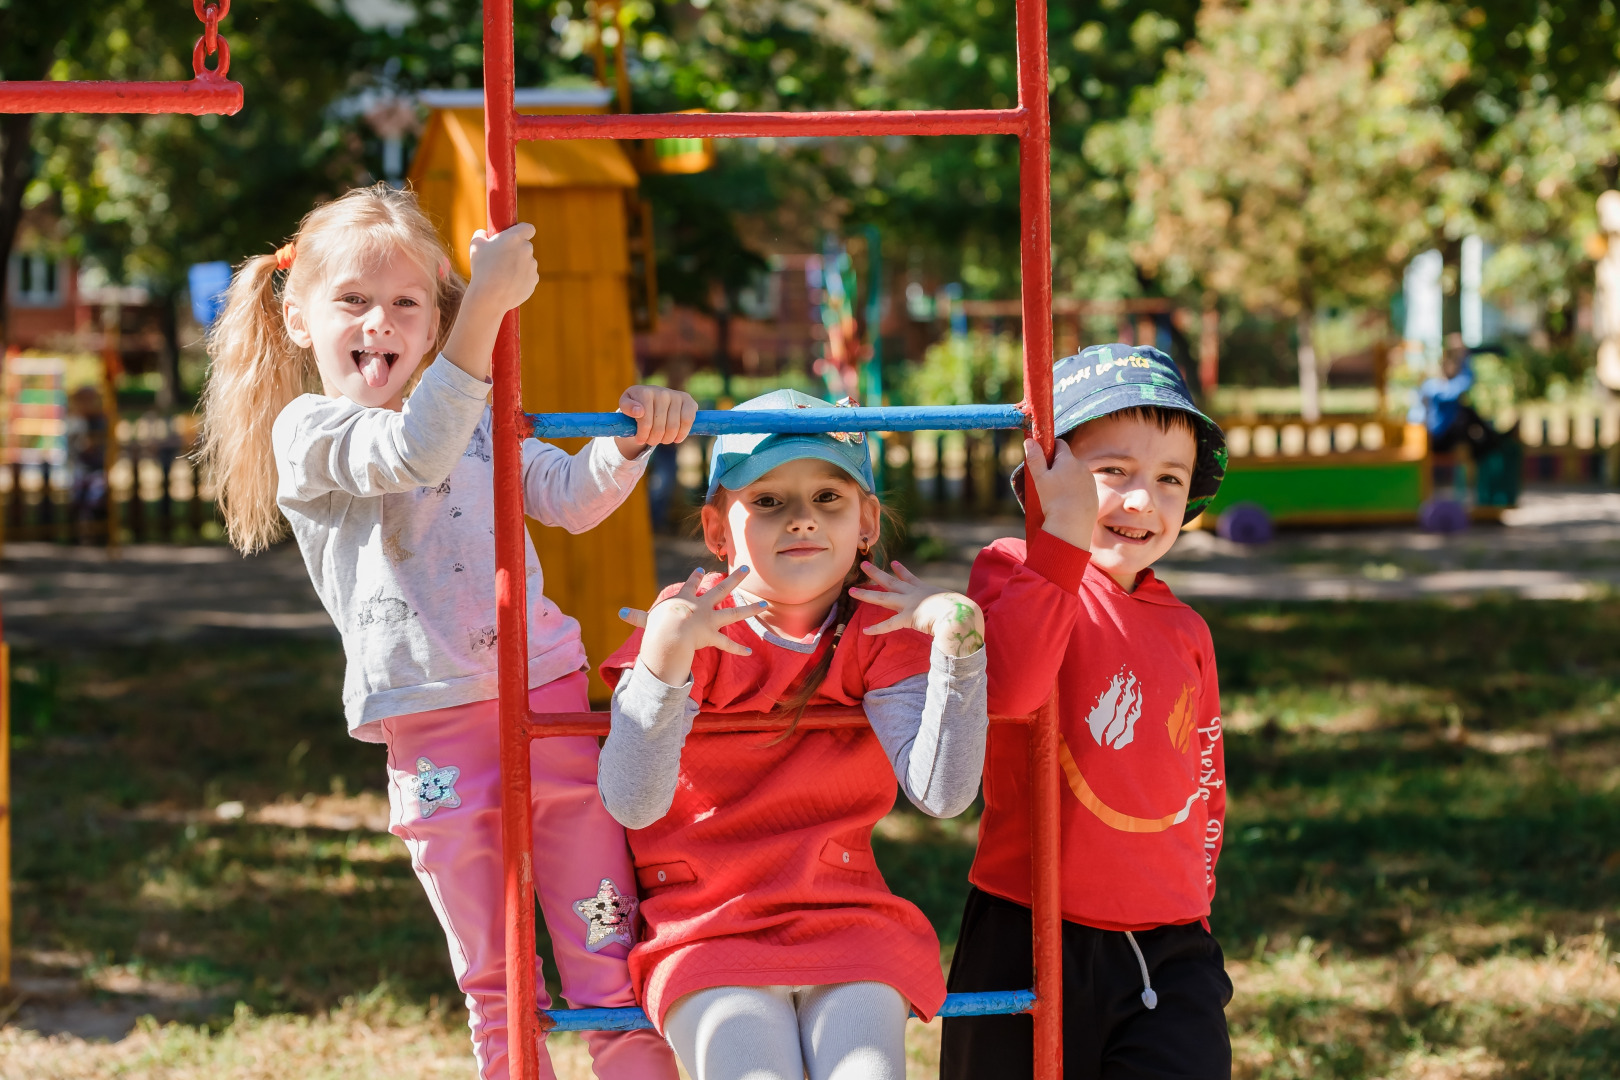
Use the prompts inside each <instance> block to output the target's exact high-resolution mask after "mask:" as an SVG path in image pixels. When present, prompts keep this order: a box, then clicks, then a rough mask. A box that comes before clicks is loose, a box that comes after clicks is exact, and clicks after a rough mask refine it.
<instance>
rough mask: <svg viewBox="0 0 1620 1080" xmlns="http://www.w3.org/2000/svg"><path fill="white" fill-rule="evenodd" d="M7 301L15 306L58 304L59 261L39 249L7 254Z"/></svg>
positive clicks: (55, 305) (48, 305) (60, 292)
mask: <svg viewBox="0 0 1620 1080" xmlns="http://www.w3.org/2000/svg"><path fill="white" fill-rule="evenodd" d="M10 277H11V303H12V304H13V305H14V306H16V307H60V306H61V305H62V275H61V262H60V261H59V260H58V259H56V258H55V257H54V256H51V255H46V254H44V253H43V252H38V251H35V252H17V253H15V254H13V255H12V256H11V274H10Z"/></svg>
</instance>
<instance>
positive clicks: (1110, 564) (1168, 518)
mask: <svg viewBox="0 0 1620 1080" xmlns="http://www.w3.org/2000/svg"><path fill="white" fill-rule="evenodd" d="M1069 448H1070V449H1071V450H1073V451H1074V456H1075V457H1076V458H1077V459H1078V460H1079V461H1080V464H1081V465H1083V466H1084V467H1085V468H1086V470H1087V471H1088V472H1090V473H1091V475H1092V477H1093V479H1095V480H1096V482H1097V525H1096V527H1095V528H1094V529H1093V530H1092V534H1091V560H1092V562H1094V563H1096V564H1097V566H1098V568H1099V569H1101V570H1102V571H1104V572H1105V573H1107V574H1108V575H1109V576H1110V577H1112V578H1113V579H1114V580H1115V581H1117V582H1119V584H1120V585H1121V586H1122V587H1124V588H1127V589H1129V588H1132V587H1134V586H1135V583H1136V577H1137V575H1138V574H1140V573H1141V572H1142V571H1143V570H1146V569H1147V568H1148V567H1149V566H1152V565H1153V563H1154V562H1156V561H1157V560H1158V559H1159V558H1160V557H1161V556H1162V555H1164V553H1165V552H1167V551H1169V550H1170V546H1171V545H1172V544H1174V543H1175V542H1176V537H1177V536H1179V535H1180V534H1181V519H1182V517H1183V516H1184V515H1185V514H1186V512H1187V485H1188V484H1189V483H1190V482H1191V480H1192V471H1193V465H1194V464H1195V462H1196V461H1197V457H1198V444H1197V442H1196V440H1194V439H1193V436H1192V433H1191V432H1189V431H1187V430H1186V429H1185V428H1173V429H1171V430H1170V431H1164V430H1162V429H1161V428H1160V427H1159V426H1158V425H1157V424H1154V423H1151V422H1149V421H1145V420H1142V419H1140V418H1138V417H1107V416H1105V417H1103V418H1102V419H1100V420H1093V421H1091V422H1090V423H1089V424H1083V425H1081V426H1080V427H1079V428H1077V429H1075V431H1074V433H1073V434H1071V435H1070V436H1069Z"/></svg>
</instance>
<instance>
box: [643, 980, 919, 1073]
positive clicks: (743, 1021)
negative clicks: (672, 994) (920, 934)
mask: <svg viewBox="0 0 1620 1080" xmlns="http://www.w3.org/2000/svg"><path fill="white" fill-rule="evenodd" d="M910 1012H911V1010H910V1009H909V1008H908V1007H907V1005H906V999H905V998H903V997H901V996H900V992H899V991H898V990H896V989H895V988H894V987H892V986H889V985H888V984H886V983H880V982H852V983H833V984H832V985H829V986H716V987H713V988H711V989H708V990H699V991H697V992H696V993H692V994H687V995H686V996H685V997H683V998H681V999H680V1000H679V1001H677V1002H676V1003H675V1004H674V1005H672V1006H670V1009H669V1012H668V1013H666V1014H665V1016H664V1031H665V1034H667V1035H668V1036H669V1042H670V1045H671V1046H673V1047H674V1048H675V1053H676V1055H677V1056H679V1057H680V1059H681V1064H683V1065H685V1066H686V1071H687V1072H688V1073H689V1074H691V1077H692V1080H805V1077H806V1076H807V1075H808V1077H809V1080H904V1078H905V1075H906V1045H905V1044H906V1017H907V1016H908V1015H910Z"/></svg>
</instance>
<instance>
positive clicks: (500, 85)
mask: <svg viewBox="0 0 1620 1080" xmlns="http://www.w3.org/2000/svg"><path fill="white" fill-rule="evenodd" d="M1015 4H1016V10H1017V20H1018V25H1017V42H1018V104H1017V106H1016V107H1014V108H1011V109H973V110H961V111H919V112H845V113H705V114H660V115H639V116H629V115H617V116H522V117H520V116H518V115H517V113H516V109H515V106H514V103H513V53H512V0H484V96H485V109H484V141H485V146H484V150H485V155H486V159H487V169H486V172H485V177H486V184H487V196H488V224H489V228H490V229H492V230H499V229H504V228H506V227H508V226H509V225H511V224H512V223H513V222H514V221H516V220H517V181H516V168H517V160H516V157H517V146H516V141H517V140H518V139H520V138H523V139H556V138H571V139H635V138H672V137H681V138H704V137H711V138H738V137H750V136H755V137H762V136H797V135H823V136H828V135H832V136H839V135H845V136H848V135H969V134H1003V135H1014V136H1017V138H1018V140H1019V146H1018V150H1019V152H1018V160H1019V178H1018V188H1019V207H1020V213H1021V218H1022V225H1021V228H1020V233H1019V247H1020V253H1021V267H1022V278H1023V328H1024V357H1025V364H1024V401H1025V404H1024V406H1022V407H1017V406H963V407H960V408H951V409H882V408H873V409H852V410H850V409H839V410H837V411H836V412H829V411H822V410H815V411H814V412H813V413H812V412H811V411H809V410H806V411H804V412H799V413H791V414H786V415H776V416H772V415H770V414H766V413H757V412H756V413H752V414H750V415H749V416H747V417H746V418H744V419H739V418H738V416H737V415H735V414H730V413H724V412H718V413H716V412H707V413H699V414H698V422H697V424H696V425H694V427H693V433H694V434H714V433H719V432H722V431H739V430H740V431H753V432H758V431H824V430H833V429H835V430H838V431H897V430H940V429H948V428H955V429H962V428H991V427H993V428H1012V427H1020V426H1022V425H1023V424H1024V423H1026V422H1027V423H1028V424H1029V426H1030V428H1031V431H1032V434H1033V436H1034V438H1035V439H1036V440H1037V441H1038V442H1039V443H1040V445H1041V449H1042V450H1043V451H1044V452H1045V453H1046V455H1047V458H1048V460H1050V458H1051V456H1052V446H1053V441H1052V359H1053V357H1052V286H1051V272H1052V255H1051V126H1050V120H1049V116H1048V105H1047V49H1046V4H1045V0H1015ZM520 378H521V376H520V371H519V361H518V315H517V312H516V311H513V312H509V313H508V314H507V316H506V318H505V320H504V321H503V322H502V324H501V334H500V338H499V341H498V343H497V345H496V348H495V363H494V381H495V390H494V418H495V434H496V438H495V448H494V457H495V460H494V466H495V565H496V571H495V602H496V619H497V626H496V641H497V643H498V644H497V649H498V650H499V660H500V669H499V687H500V719H501V777H502V783H501V820H502V848H503V855H504V858H505V865H506V878H505V889H504V891H505V928H506V986H507V994H508V997H509V999H510V1012H509V1015H510V1017H511V1023H512V1026H513V1028H514V1029H515V1031H514V1032H513V1035H512V1038H511V1042H510V1054H511V1059H510V1060H511V1073H512V1075H513V1077H514V1078H516V1080H535V1078H536V1077H537V1076H538V1075H539V1071H538V1058H537V1056H536V1055H537V1053H538V1052H539V1041H538V1037H539V1035H540V1034H541V1033H542V1031H543V1030H549V1031H571V1030H629V1029H632V1028H639V1027H647V1026H650V1024H649V1023H648V1021H647V1018H646V1017H645V1016H644V1015H643V1014H642V1012H641V1010H639V1009H557V1010H552V1011H550V1012H547V1013H540V1012H538V1011H537V1010H536V1008H535V988H534V945H535V942H534V867H533V865H532V857H531V855H530V826H529V814H528V807H529V740H530V739H534V738H545V737H551V736H559V735H585V734H590V735H605V734H606V733H607V730H608V717H607V714H605V713H572V714H556V715H550V716H531V715H530V713H529V707H528V677H527V676H528V664H527V657H528V625H527V620H526V613H527V610H528V607H527V603H526V597H525V595H524V572H523V567H524V543H523V536H524V532H523V501H522V487H521V439H522V438H523V437H524V436H525V435H528V434H531V433H534V434H543V435H545V436H547V437H562V436H565V435H621V434H626V433H627V432H626V427H627V426H628V427H633V426H634V425H633V424H630V422H629V421H628V420H627V419H626V418H624V417H620V416H617V415H616V414H610V413H595V414H592V413H586V414H575V415H573V416H567V415H566V414H556V413H551V414H542V415H540V416H530V415H526V414H524V413H523V412H522V411H521V407H520V405H519V402H520V401H521V396H522V395H521V386H520ZM822 417H827V419H826V420H822V419H821V418H822ZM820 425H826V426H820ZM1026 523H1027V524H1026V528H1027V530H1028V531H1030V532H1033V531H1034V530H1036V529H1039V528H1040V525H1041V508H1040V501H1039V499H1038V498H1037V496H1036V494H1035V490H1034V488H1033V486H1031V487H1030V488H1029V489H1028V491H1027V506H1026ZM784 722H785V721H784V720H783V719H782V718H781V717H777V716H772V715H769V714H759V715H743V714H736V715H726V716H699V717H698V718H697V720H696V722H695V725H694V730H696V731H737V730H748V731H769V730H772V729H773V728H776V727H780V726H781V725H782V724H783V723H784ZM866 722H867V721H866V718H865V715H864V714H863V713H862V712H861V711H860V710H858V709H816V710H809V711H807V712H806V713H805V715H804V717H803V719H802V721H801V726H805V727H809V728H820V729H827V728H837V727H848V726H852V725H856V724H865V723H866ZM993 722H1002V723H1027V724H1029V725H1030V739H1029V746H1030V777H1031V787H1032V795H1033V810H1034V812H1033V813H1032V814H1031V823H1032V824H1031V831H1032V833H1033V836H1032V851H1033V867H1032V875H1033V881H1032V885H1033V888H1032V891H1031V897H1032V900H1033V904H1032V906H1033V909H1034V912H1033V922H1034V956H1035V986H1034V987H1033V989H1032V990H1022V991H1016V992H1009V993H994V994H956V995H951V996H950V997H948V998H947V999H946V1002H945V1005H944V1007H943V1008H942V1009H941V1011H940V1012H941V1015H944V1016H966V1015H987V1014H999V1013H1030V1014H1032V1015H1033V1016H1034V1020H1035V1075H1036V1077H1037V1080H1058V1078H1059V1077H1061V1076H1062V1073H1063V1001H1062V997H1063V974H1062V958H1061V956H1062V954H1061V947H1062V932H1061V931H1062V916H1061V910H1060V906H1059V872H1058V871H1059V866H1058V862H1059V835H1058V830H1059V826H1058V791H1059V788H1058V784H1059V773H1058V762H1057V708H1056V702H1055V699H1054V700H1053V701H1049V702H1048V703H1047V704H1046V705H1045V706H1043V707H1042V708H1041V709H1040V710H1039V711H1038V712H1036V713H1035V715H1034V716H1033V717H1022V718H1004V717H996V718H993Z"/></svg>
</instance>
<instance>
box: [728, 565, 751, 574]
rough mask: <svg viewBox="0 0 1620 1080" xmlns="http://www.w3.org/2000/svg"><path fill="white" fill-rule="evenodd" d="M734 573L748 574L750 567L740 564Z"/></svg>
mask: <svg viewBox="0 0 1620 1080" xmlns="http://www.w3.org/2000/svg"><path fill="white" fill-rule="evenodd" d="M732 573H733V574H746V573H748V567H746V566H739V567H737V569H735V570H733V571H732Z"/></svg>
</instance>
